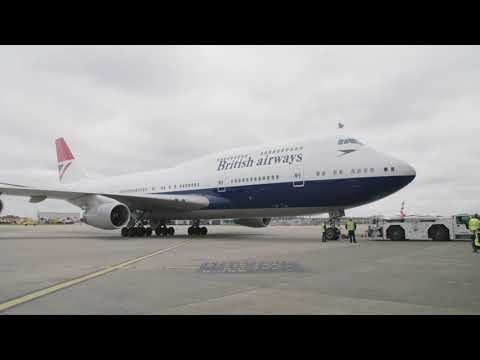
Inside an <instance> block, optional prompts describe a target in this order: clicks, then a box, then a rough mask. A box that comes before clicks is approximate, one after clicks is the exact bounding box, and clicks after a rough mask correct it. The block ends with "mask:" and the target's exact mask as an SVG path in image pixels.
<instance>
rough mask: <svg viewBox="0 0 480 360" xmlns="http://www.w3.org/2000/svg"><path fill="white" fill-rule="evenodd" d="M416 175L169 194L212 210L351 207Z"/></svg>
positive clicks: (370, 200) (392, 188)
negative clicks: (201, 201)
mask: <svg viewBox="0 0 480 360" xmlns="http://www.w3.org/2000/svg"><path fill="white" fill-rule="evenodd" d="M414 178H415V176H389V177H369V178H356V179H335V180H315V181H305V185H304V186H303V187H294V186H293V184H292V183H291V182H288V183H277V184H260V185H242V186H234V187H227V188H225V192H219V191H218V189H217V188H215V189H201V190H187V191H175V192H168V194H183V195H186V194H196V195H203V196H206V197H207V198H208V199H209V201H210V205H209V206H208V209H212V210H213V209H264V208H284V207H289V208H292V207H332V208H334V207H340V208H350V207H354V206H359V205H363V204H367V203H370V202H372V201H375V200H378V199H381V198H384V197H386V196H388V195H390V194H392V193H394V192H396V191H398V190H400V189H401V188H403V187H404V186H406V185H407V184H408V183H410V182H411V181H412V180H413V179H414ZM164 194H165V193H164Z"/></svg>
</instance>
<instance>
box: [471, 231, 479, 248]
mask: <svg viewBox="0 0 480 360" xmlns="http://www.w3.org/2000/svg"><path fill="white" fill-rule="evenodd" d="M475 235H476V237H475V241H474V242H473V243H474V244H475V246H476V247H480V239H479V237H480V236H479V234H478V233H477V234H475Z"/></svg>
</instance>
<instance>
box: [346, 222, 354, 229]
mask: <svg viewBox="0 0 480 360" xmlns="http://www.w3.org/2000/svg"><path fill="white" fill-rule="evenodd" d="M347 230H348V231H354V230H355V224H354V223H353V221H348V222H347Z"/></svg>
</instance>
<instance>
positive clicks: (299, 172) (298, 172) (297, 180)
mask: <svg viewBox="0 0 480 360" xmlns="http://www.w3.org/2000/svg"><path fill="white" fill-rule="evenodd" d="M303 186H305V181H304V179H303V166H295V167H294V168H293V187H303Z"/></svg>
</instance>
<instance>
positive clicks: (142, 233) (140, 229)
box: [137, 226, 146, 237]
mask: <svg viewBox="0 0 480 360" xmlns="http://www.w3.org/2000/svg"><path fill="white" fill-rule="evenodd" d="M145 232H146V230H145V228H144V227H143V226H139V227H138V228H137V236H140V237H144V236H145Z"/></svg>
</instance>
